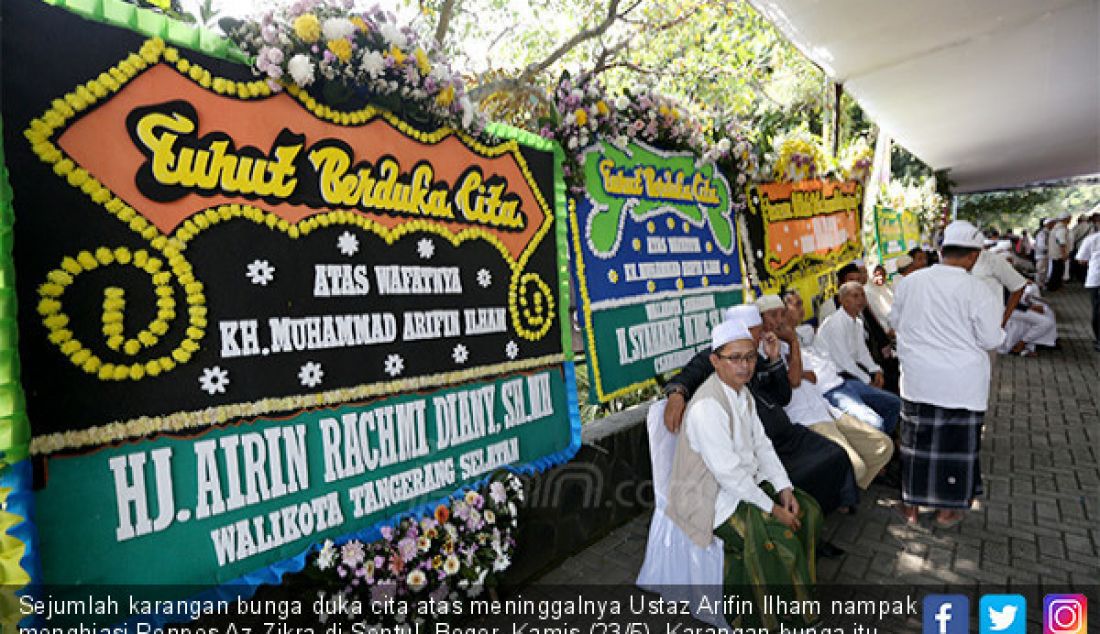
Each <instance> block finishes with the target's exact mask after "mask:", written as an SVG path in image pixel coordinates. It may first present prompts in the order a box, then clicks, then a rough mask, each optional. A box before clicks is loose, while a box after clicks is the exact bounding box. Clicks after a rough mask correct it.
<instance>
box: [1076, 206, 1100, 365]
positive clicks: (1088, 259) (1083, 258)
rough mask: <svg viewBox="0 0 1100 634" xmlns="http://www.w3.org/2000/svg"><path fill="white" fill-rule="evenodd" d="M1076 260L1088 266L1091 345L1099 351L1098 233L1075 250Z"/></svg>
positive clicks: (1086, 275)
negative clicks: (1090, 302) (1090, 303)
mask: <svg viewBox="0 0 1100 634" xmlns="http://www.w3.org/2000/svg"><path fill="white" fill-rule="evenodd" d="M1096 217H1097V216H1095V215H1094V216H1093V218H1096ZM1077 261H1078V262H1080V263H1081V264H1083V265H1086V266H1088V271H1087V272H1086V273H1085V288H1086V289H1088V292H1089V297H1091V298H1092V338H1093V344H1092V347H1093V349H1094V350H1096V351H1097V352H1100V233H1094V234H1092V235H1091V236H1089V237H1087V238H1085V241H1084V242H1082V243H1081V248H1080V249H1078V250H1077Z"/></svg>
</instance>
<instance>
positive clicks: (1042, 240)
mask: <svg viewBox="0 0 1100 634" xmlns="http://www.w3.org/2000/svg"><path fill="white" fill-rule="evenodd" d="M1056 222H1057V221H1056V220H1055V219H1054V218H1044V219H1043V223H1042V225H1043V226H1042V228H1041V229H1039V233H1036V234H1035V283H1036V284H1038V285H1039V288H1040V289H1042V290H1044V291H1045V290H1046V289H1047V279H1048V277H1049V275H1050V248H1049V247H1050V230H1051V229H1053V228H1054V224H1055V223H1056Z"/></svg>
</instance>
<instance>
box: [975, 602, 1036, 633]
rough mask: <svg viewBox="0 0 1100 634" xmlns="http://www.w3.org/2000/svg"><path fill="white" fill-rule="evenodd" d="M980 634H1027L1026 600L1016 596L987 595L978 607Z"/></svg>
mask: <svg viewBox="0 0 1100 634" xmlns="http://www.w3.org/2000/svg"><path fill="white" fill-rule="evenodd" d="M978 622H979V624H980V625H981V628H980V630H979V631H980V632H981V634H990V633H991V632H995V633H996V634H1027V600H1026V599H1024V597H1022V596H1021V595H1018V594H987V595H985V596H983V597H982V600H981V603H979V607H978Z"/></svg>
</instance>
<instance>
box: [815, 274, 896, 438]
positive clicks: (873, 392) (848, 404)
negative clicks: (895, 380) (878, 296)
mask: <svg viewBox="0 0 1100 634" xmlns="http://www.w3.org/2000/svg"><path fill="white" fill-rule="evenodd" d="M839 297H840V305H841V310H838V311H836V312H835V313H833V314H832V315H830V316H829V318H828V319H826V320H825V321H824V322H823V323H822V324H821V326H820V327H819V328H818V329H817V337H816V338H815V339H814V346H815V347H816V348H817V350H818V351H820V352H823V353H825V354H826V355H828V357H829V359H831V360H832V362H833V363H835V364H836V366H837V367H838V368H840V373H841V377H842V378H844V382H843V383H842V384H841V385H840V386H839V387H835V388H833V389H831V390H829V391H828V392H826V393H825V398H826V399H828V400H829V402H830V403H832V404H833V406H834V407H836V408H837V409H839V410H840V411H842V412H844V413H846V414H851V415H852V416H855V417H856V418H858V419H859V420H861V421H863V422H865V423H867V424H868V425H871V426H872V427H874V428H875V429H878V430H881V431H883V432H885V433H886V435H887V436H890V435H892V434H893V433H894V427H896V426H897V422H898V414H899V412H900V411H901V400H900V399H898V397H897V396H896V395H894V394H891V393H889V392H887V391H886V390H883V389H882V385H883V383H884V377H883V374H882V368H880V367H879V365H878V364H877V363H875V361H874V359H872V358H871V352H870V351H869V350H868V349H867V344H866V343H865V342H864V339H863V332H864V327H863V321H862V319H861V318H860V313H862V312H863V309H864V308H865V307H866V306H867V297H866V295H865V294H864V292H863V285H862V284H860V283H859V282H857V281H851V282H845V283H844V284H842V285H841V286H840V293H839Z"/></svg>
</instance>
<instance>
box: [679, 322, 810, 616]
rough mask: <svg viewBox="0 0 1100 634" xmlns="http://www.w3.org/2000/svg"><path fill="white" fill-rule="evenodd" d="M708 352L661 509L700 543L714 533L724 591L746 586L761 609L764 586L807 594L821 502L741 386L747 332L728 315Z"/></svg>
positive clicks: (788, 596) (747, 368) (787, 594)
mask: <svg viewBox="0 0 1100 634" xmlns="http://www.w3.org/2000/svg"><path fill="white" fill-rule="evenodd" d="M709 359H710V363H711V364H712V365H713V367H714V373H713V374H712V375H711V376H710V378H708V379H707V380H706V381H704V382H703V384H702V385H701V386H700V387H699V389H698V390H697V391H696V393H695V396H693V397H692V399H691V401H690V402H689V403H688V406H687V411H686V414H685V416H684V423H683V430H682V433H681V434H680V437H679V438H678V440H677V445H676V456H675V458H673V462H672V472H671V474H670V478H669V506H668V508H667V509H666V511H665V512H666V513H667V514H668V516H669V518H670V519H671V520H672V521H673V522H675V523H676V524H677V526H679V527H680V528H681V529H682V530H683V531H684V533H685V534H686V535H687V536H688V537H689V538H691V540H692V541H694V542H695V543H696V544H698V545H699V546H701V547H704V548H705V547H707V546H708V545H709V544H710V542H711V539H712V536H713V535H717V536H718V537H719V538H721V539H722V544H723V549H724V556H725V559H726V565H725V566H724V570H725V573H724V579H723V586H724V590H725V593H726V594H727V595H729V596H732V595H735V594H739V593H742V592H744V591H745V588H748V587H751V588H752V592H753V593H754V595H755V598H756V605H757V606H758V608H759V607H761V606H763V605H764V598H765V596H768V595H770V596H772V597H777V598H779V599H782V600H784V601H793V600H805V599H809V598H810V597H811V594H810V593H811V592H812V587H813V584H814V583H815V581H816V568H815V565H814V550H815V546H816V544H817V539H818V534H819V533H820V530H821V510H820V508H819V507H818V505H817V502H815V501H814V499H813V498H812V497H810V496H809V495H807V494H806V493H804V492H802V491H800V490H798V489H795V488H794V487H793V486H792V485H791V481H790V479H789V478H788V477H787V473H786V471H785V470H784V469H783V464H782V463H781V462H780V460H779V456H777V455H776V453H775V449H774V448H773V447H772V444H771V442H770V441H769V440H768V437H767V435H766V434H765V433H764V426H763V424H762V423H761V421H760V418H759V416H758V415H757V413H756V405H755V399H754V398H753V395H752V393H751V392H750V391H749V389H748V387H747V385H748V382H749V380H750V379H751V378H752V376H753V371H754V369H755V366H756V361H757V354H756V344H755V341H754V339H753V336H752V335H751V334H750V333H749V331H748V329H747V328H745V326H744V325H743V324H740V323H737V322H734V321H726V322H723V323H721V324H719V325H717V326H715V328H714V330H713V331H712V335H711V353H710V354H709ZM816 618H817V617H816V615H813V614H805V615H783V616H782V617H781V616H778V615H774V614H770V613H767V612H764V611H762V610H759V609H757V610H754V611H753V612H752V613H751V614H736V615H730V617H729V618H728V620H729V623H730V625H731V626H732V627H733V628H735V629H736V628H745V627H754V628H755V627H759V626H760V625H763V626H765V627H766V628H768V629H769V630H770V631H778V627H779V623H780V622H782V623H784V624H789V625H792V626H793V625H808V624H810V623H813V622H814V621H815V620H816Z"/></svg>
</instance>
